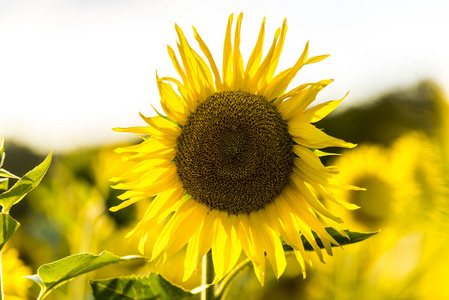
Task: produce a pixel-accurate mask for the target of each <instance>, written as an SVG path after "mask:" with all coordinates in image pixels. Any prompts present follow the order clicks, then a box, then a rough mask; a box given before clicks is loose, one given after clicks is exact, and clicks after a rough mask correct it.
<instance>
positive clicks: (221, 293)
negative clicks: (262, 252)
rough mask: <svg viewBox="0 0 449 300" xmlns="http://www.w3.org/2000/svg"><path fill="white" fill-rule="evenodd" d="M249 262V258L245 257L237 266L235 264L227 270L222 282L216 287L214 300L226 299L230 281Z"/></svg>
mask: <svg viewBox="0 0 449 300" xmlns="http://www.w3.org/2000/svg"><path fill="white" fill-rule="evenodd" d="M250 263H251V260H250V259H249V258H247V259H245V260H244V261H242V262H241V263H239V264H238V265H237V266H235V267H234V269H232V270H231V272H229V274H228V275H227V276H226V277H225V278H224V279H223V282H222V283H221V284H220V286H219V287H218V289H217V295H216V297H215V299H216V300H221V299H226V295H227V294H228V291H229V288H230V283H231V281H232V280H233V279H234V278H235V277H236V276H237V275H238V274H239V273H240V271H242V270H244V269H245V268H246V267H248V266H249V265H250Z"/></svg>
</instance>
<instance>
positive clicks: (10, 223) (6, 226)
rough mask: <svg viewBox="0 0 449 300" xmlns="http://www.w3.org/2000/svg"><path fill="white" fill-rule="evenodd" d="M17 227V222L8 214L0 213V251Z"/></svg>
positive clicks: (18, 225)
mask: <svg viewBox="0 0 449 300" xmlns="http://www.w3.org/2000/svg"><path fill="white" fill-rule="evenodd" d="M19 227H20V224H19V222H17V221H16V220H14V219H13V217H11V216H10V215H9V214H4V213H0V251H1V250H2V249H3V246H4V245H5V244H6V242H7V241H8V240H9V239H10V238H11V236H12V235H13V234H14V232H16V231H17V229H19Z"/></svg>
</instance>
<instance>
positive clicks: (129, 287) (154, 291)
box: [90, 274, 192, 300]
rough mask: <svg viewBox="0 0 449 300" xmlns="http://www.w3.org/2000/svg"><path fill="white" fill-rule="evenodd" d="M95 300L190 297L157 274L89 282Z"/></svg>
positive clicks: (146, 299)
mask: <svg viewBox="0 0 449 300" xmlns="http://www.w3.org/2000/svg"><path fill="white" fill-rule="evenodd" d="M90 284H91V286H92V290H93V292H94V297H95V299H96V300H106V299H117V300H118V299H133V300H150V299H159V300H172V299H173V300H176V299H185V298H187V297H190V296H192V294H191V293H189V292H186V291H184V290H183V289H181V288H179V287H176V286H174V285H172V284H171V283H170V282H168V281H167V280H165V279H164V278H162V277H161V276H160V275H157V274H149V275H147V276H144V277H136V276H126V277H120V278H112V279H105V280H95V281H91V283H90Z"/></svg>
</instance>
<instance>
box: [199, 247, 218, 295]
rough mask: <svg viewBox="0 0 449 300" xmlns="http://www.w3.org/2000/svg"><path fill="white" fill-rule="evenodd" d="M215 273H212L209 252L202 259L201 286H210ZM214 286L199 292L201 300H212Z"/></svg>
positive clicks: (210, 254) (212, 265) (212, 267)
mask: <svg viewBox="0 0 449 300" xmlns="http://www.w3.org/2000/svg"><path fill="white" fill-rule="evenodd" d="M214 277H215V272H214V264H213V261H212V252H211V250H209V252H207V254H206V255H205V256H204V257H203V278H202V284H203V285H207V284H211V283H212V282H213V281H214ZM214 292H215V290H214V286H213V285H210V286H208V287H207V288H206V289H204V290H203V291H202V292H201V300H213V299H214V297H215V295H214Z"/></svg>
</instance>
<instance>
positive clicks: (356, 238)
mask: <svg viewBox="0 0 449 300" xmlns="http://www.w3.org/2000/svg"><path fill="white" fill-rule="evenodd" d="M325 229H326V231H327V233H329V234H330V235H331V236H332V237H333V238H334V239H335V240H336V241H337V242H338V243H339V245H333V246H334V247H339V246H343V245H348V244H354V243H357V242H361V241H363V240H366V239H367V238H369V237H370V236H373V235H375V234H377V233H378V232H369V233H362V232H353V231H349V230H345V232H346V234H347V235H348V236H349V239H348V238H347V237H345V236H343V235H341V234H340V233H338V232H337V231H336V230H335V229H333V228H332V227H326V228H325ZM313 235H314V237H315V240H316V242H317V244H318V246H319V247H320V248H321V249H322V248H324V245H323V243H322V242H321V240H320V238H319V237H318V236H317V235H316V233H315V232H314V233H313ZM301 237H302V243H303V244H304V249H305V250H306V251H314V250H313V248H312V245H310V243H309V242H308V241H307V239H306V238H305V237H304V236H301ZM283 246H284V250H285V251H293V248H292V247H290V246H289V245H287V244H285V243H284V245H283Z"/></svg>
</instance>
